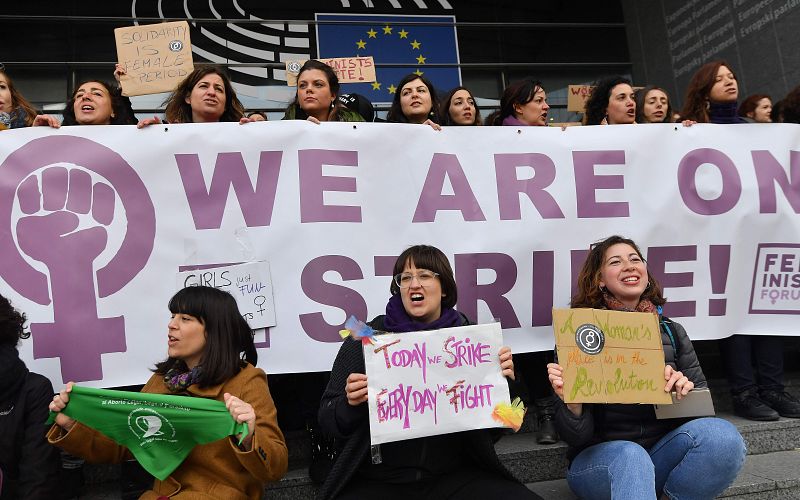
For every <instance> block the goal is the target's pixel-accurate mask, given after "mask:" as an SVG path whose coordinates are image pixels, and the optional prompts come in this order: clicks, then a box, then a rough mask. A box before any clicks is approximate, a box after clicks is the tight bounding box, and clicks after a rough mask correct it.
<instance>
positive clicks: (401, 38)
mask: <svg viewBox="0 0 800 500" xmlns="http://www.w3.org/2000/svg"><path fill="white" fill-rule="evenodd" d="M317 20H318V21H368V22H369V24H318V25H317V54H318V55H319V58H320V59H327V58H331V57H352V56H365V57H366V56H372V57H373V59H374V60H375V64H376V66H377V68H376V76H377V81H376V82H373V83H347V84H342V93H348V92H356V93H359V94H362V95H364V96H366V97H368V98H369V99H370V100H371V101H372V102H374V103H388V102H391V101H392V99H393V98H394V93H395V92H396V91H397V88H396V85H397V83H398V82H399V81H400V80H401V79H402V78H403V77H404V76H406V75H407V74H409V73H413V72H417V73H418V74H423V75H424V76H425V78H427V79H429V80H430V81H431V82H433V85H434V86H435V87H436V89H437V90H439V91H442V92H446V91H448V90H450V89H451V88H453V87H457V86H459V85H461V71H460V70H459V68H458V67H455V66H454V67H430V66H429V65H430V64H434V63H453V64H457V63H458V43H457V40H456V28H455V26H442V25H441V24H442V23H455V17H454V16H392V15H372V14H363V15H354V14H347V15H340V14H317ZM424 22H429V23H439V25H432V26H421V25H419V24H416V23H424ZM404 23H415V24H413V25H407V24H406V25H404ZM386 63H391V64H408V65H407V66H402V67H389V68H386V67H380V64H386Z"/></svg>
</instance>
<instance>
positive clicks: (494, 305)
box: [455, 253, 520, 328]
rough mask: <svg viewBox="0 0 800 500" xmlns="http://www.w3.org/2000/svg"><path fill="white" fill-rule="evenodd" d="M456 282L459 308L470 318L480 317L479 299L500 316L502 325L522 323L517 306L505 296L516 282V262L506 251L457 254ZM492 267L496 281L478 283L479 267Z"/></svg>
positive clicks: (517, 326) (495, 314)
mask: <svg viewBox="0 0 800 500" xmlns="http://www.w3.org/2000/svg"><path fill="white" fill-rule="evenodd" d="M455 265H456V283H458V295H459V297H458V310H459V311H461V312H462V313H464V314H465V315H466V316H467V317H468V318H477V317H478V301H479V300H482V301H483V302H484V303H485V304H486V305H487V306H489V310H490V311H491V313H492V316H493V317H495V318H499V319H500V324H501V326H502V327H503V328H519V326H520V323H519V319H518V318H517V314H516V313H515V312H514V307H513V306H512V305H511V302H510V301H509V300H508V299H507V298H506V297H505V296H504V295H505V294H506V293H508V292H509V291H510V290H511V289H512V288H513V287H514V284H515V283H516V282H517V264H516V263H515V262H514V259H513V258H512V257H511V256H509V255H506V254H504V253H466V254H456V256H455ZM479 269H491V270H493V271H494V273H495V275H496V278H495V280H494V282H492V283H488V284H484V285H479V284H478V270H479Z"/></svg>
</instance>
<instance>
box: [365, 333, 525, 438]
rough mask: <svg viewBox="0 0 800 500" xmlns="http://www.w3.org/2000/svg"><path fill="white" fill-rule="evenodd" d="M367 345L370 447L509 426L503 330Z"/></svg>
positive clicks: (406, 336) (378, 338)
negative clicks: (501, 355) (502, 364)
mask: <svg viewBox="0 0 800 500" xmlns="http://www.w3.org/2000/svg"><path fill="white" fill-rule="evenodd" d="M374 340H375V343H374V344H372V343H370V342H365V343H364V344H363V349H364V361H365V364H366V369H367V384H368V395H369V396H368V403H369V428H370V437H371V443H372V444H379V443H388V442H391V441H400V440H403V439H411V438H417V437H424V436H432V435H437V434H446V433H450V432H458V431H464V430H471V429H480V428H485V427H503V426H504V424H503V423H500V422H503V421H504V419H501V418H500V417H499V416H498V415H497V414H498V413H499V414H504V413H506V410H508V409H509V406H510V405H509V402H510V401H509V400H510V395H509V391H508V384H507V382H506V380H505V378H504V377H503V375H502V372H501V368H500V359H499V356H498V352H499V351H500V348H501V346H502V344H503V335H502V332H501V330H500V324H499V323H491V324H486V325H474V326H463V327H457V328H446V329H443V330H433V331H423V332H406V333H386V334H379V335H375V336H374Z"/></svg>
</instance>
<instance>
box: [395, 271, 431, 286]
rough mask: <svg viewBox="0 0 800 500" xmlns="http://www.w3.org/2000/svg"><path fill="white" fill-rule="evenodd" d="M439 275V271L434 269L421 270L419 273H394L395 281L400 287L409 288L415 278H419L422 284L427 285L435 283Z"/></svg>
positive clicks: (418, 281)
mask: <svg viewBox="0 0 800 500" xmlns="http://www.w3.org/2000/svg"><path fill="white" fill-rule="evenodd" d="M437 276H439V273H435V272H433V271H420V272H418V273H417V274H412V273H400V274H395V275H394V282H395V283H397V286H399V287H400V288H409V287H410V286H411V282H412V281H414V278H417V283H419V284H420V286H427V285H430V284H431V283H433V280H435V279H436V277H437Z"/></svg>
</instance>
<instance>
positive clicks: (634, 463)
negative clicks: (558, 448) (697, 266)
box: [547, 236, 746, 500]
mask: <svg viewBox="0 0 800 500" xmlns="http://www.w3.org/2000/svg"><path fill="white" fill-rule="evenodd" d="M665 302H666V301H665V299H664V297H663V295H662V289H661V285H659V283H658V281H657V280H656V279H655V277H654V276H653V275H652V274H650V272H649V271H648V269H647V264H646V262H645V260H644V257H643V256H642V252H641V251H640V250H639V247H638V246H637V245H636V243H634V242H633V241H632V240H630V239H628V238H623V237H622V236H611V237H608V238H606V239H604V240H603V241H600V242H598V243H596V244H594V245H592V247H591V249H590V250H589V255H588V256H587V257H586V262H584V264H583V267H582V268H581V271H580V273H579V274H578V283H577V291H576V293H575V295H574V296H573V297H572V301H571V302H570V306H571V307H574V308H578V307H588V308H594V309H609V310H613V311H628V312H643V313H651V314H653V315H655V316H656V317H657V319H658V322H659V329H660V336H661V344H662V347H663V349H664V359H665V361H666V366H665V368H664V386H663V390H664V391H666V392H675V393H676V397H677V398H678V399H682V398H683V397H685V396H686V395H687V394H688V393H689V392H690V391H691V390H692V389H694V388H695V387H707V385H706V378H705V376H704V375H703V370H702V369H701V368H700V362H699V361H698V360H697V355H696V354H695V351H694V347H693V346H692V342H691V340H689V337H688V335H686V331H685V330H684V329H683V327H682V326H681V325H680V324H678V323H676V322H674V321H672V320H670V319H669V318H667V317H665V316H663V315H662V314H661V306H662V305H663V304H664V303H665ZM547 368H548V377H549V379H550V383H551V384H552V386H553V390H554V391H555V392H556V394H557V395H558V396H559V398H560V399H559V400H558V405H557V410H556V426H557V427H558V432H559V434H560V435H561V438H562V439H563V440H564V441H566V442H567V444H568V445H569V448H568V450H567V459H568V460H569V462H570V464H569V467H568V469H567V483H568V484H569V487H570V489H572V491H573V492H575V494H576V495H578V496H579V497H580V498H625V499H628V498H630V499H637V500H646V499H653V500H655V499H656V498H698V499H701V498H702V499H705V498H708V499H711V498H716V497H717V495H719V494H720V493H722V492H723V491H724V490H725V488H727V487H728V485H729V484H731V483H732V482H733V480H734V479H735V478H736V475H737V474H738V472H739V469H741V467H742V465H743V464H744V457H745V451H746V450H745V444H744V441H743V440H742V436H741V435H740V434H739V432H738V431H737V430H736V427H735V426H734V425H733V424H731V423H730V422H728V421H727V420H722V419H719V418H698V419H688V418H677V419H663V420H658V419H657V418H656V415H655V411H654V408H653V405H649V404H581V403H564V402H563V399H564V379H563V378H562V374H563V368H562V367H561V365H559V364H557V363H552V364H550V365H548V367H547Z"/></svg>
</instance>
